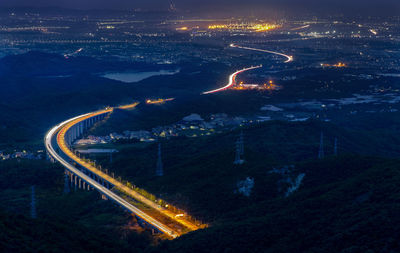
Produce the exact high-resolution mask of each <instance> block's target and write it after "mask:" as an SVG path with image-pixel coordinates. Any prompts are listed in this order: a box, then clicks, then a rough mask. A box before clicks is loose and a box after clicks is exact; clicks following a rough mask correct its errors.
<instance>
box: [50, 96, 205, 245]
mask: <svg viewBox="0 0 400 253" xmlns="http://www.w3.org/2000/svg"><path fill="white" fill-rule="evenodd" d="M138 104H139V103H138V102H135V103H132V104H129V105H124V106H120V107H117V108H118V109H132V108H134V107H136V106H137V105H138ZM113 110H114V108H113V107H107V108H106V109H104V110H100V111H97V112H93V113H88V114H84V115H81V116H78V117H74V118H72V119H69V120H67V121H64V122H63V123H61V124H59V125H57V126H56V127H54V128H53V129H51V130H50V131H49V133H48V134H47V135H46V138H45V143H46V148H47V150H48V152H49V153H50V154H51V156H52V157H53V158H54V159H56V160H57V161H59V162H60V163H61V164H62V165H64V167H66V168H67V169H68V170H69V171H71V172H72V173H74V174H75V175H77V176H78V177H80V178H82V179H83V180H84V181H85V182H87V183H88V184H90V185H92V186H93V187H94V188H96V189H97V190H99V191H100V192H101V193H102V194H104V195H105V196H107V197H108V198H110V199H112V200H114V201H115V202H117V203H118V204H120V205H121V206H122V207H124V208H126V209H127V210H129V211H131V212H132V213H134V214H135V215H137V216H139V217H140V218H142V219H143V220H145V221H146V222H148V223H149V224H152V225H153V226H155V227H156V228H157V229H159V230H160V231H162V232H163V233H165V234H167V235H168V236H170V237H172V238H176V237H178V236H180V235H181V234H182V233H181V232H180V231H179V230H177V229H171V228H169V227H168V226H167V225H165V224H163V223H162V222H160V221H158V220H157V219H155V218H153V217H152V216H150V215H149V214H146V213H145V212H143V211H141V210H140V209H138V208H137V207H135V206H133V205H132V204H130V203H129V202H127V201H126V200H124V199H123V198H121V197H120V196H118V195H117V194H115V193H113V192H112V191H110V190H109V189H107V188H106V187H105V186H103V185H101V184H100V183H99V182H97V181H96V180H94V179H92V178H91V177H89V176H87V175H86V174H85V173H83V172H82V171H80V170H79V169H77V168H76V167H75V166H74V165H72V164H71V162H67V161H66V160H65V159H64V158H62V157H61V156H60V155H59V154H58V153H57V152H55V149H54V147H53V146H52V139H53V138H54V137H55V138H56V139H55V140H56V143H57V146H58V147H59V149H60V150H61V151H62V152H63V153H64V154H65V155H66V156H67V157H68V158H69V159H70V160H71V161H73V162H75V163H76V164H79V165H80V166H82V167H83V168H85V169H86V170H88V171H90V172H92V173H93V174H95V175H96V176H97V177H98V178H102V179H103V180H104V181H106V182H109V183H110V184H111V185H113V186H114V187H115V188H117V189H119V190H120V191H122V192H124V193H126V194H127V195H128V196H130V197H132V198H133V199H135V200H136V201H139V202H141V203H143V204H145V205H146V206H148V207H150V208H152V209H154V210H157V211H158V212H159V213H160V214H161V215H162V216H165V217H168V218H169V219H171V220H172V221H174V222H176V223H179V224H181V225H183V226H184V227H185V228H187V229H188V230H189V231H194V230H197V229H200V228H201V226H198V225H196V224H194V223H192V222H190V221H189V220H186V219H184V218H182V217H181V216H176V213H173V212H171V211H170V210H168V209H166V208H164V207H162V206H160V205H158V204H156V203H155V202H154V201H152V200H150V199H148V198H146V197H145V196H143V195H141V194H140V193H138V192H137V191H135V190H133V189H131V188H130V187H128V186H126V185H124V184H123V183H121V182H119V181H118V180H116V179H114V178H113V177H111V176H109V175H108V174H106V173H104V172H102V171H101V170H99V169H97V168H96V167H95V166H93V165H92V164H90V163H89V162H87V161H85V160H83V159H81V158H80V157H78V156H77V155H76V154H74V152H73V151H72V150H71V149H70V148H69V147H68V145H67V143H66V134H67V132H68V131H69V130H70V129H71V128H72V127H74V126H75V125H76V124H79V123H80V122H82V121H84V120H86V119H89V118H92V117H95V116H98V115H104V114H107V113H110V112H112V111H113Z"/></svg>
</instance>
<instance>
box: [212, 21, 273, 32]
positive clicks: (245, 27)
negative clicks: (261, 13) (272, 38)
mask: <svg viewBox="0 0 400 253" xmlns="http://www.w3.org/2000/svg"><path fill="white" fill-rule="evenodd" d="M279 27H280V26H279V25H276V24H257V23H249V24H248V23H241V24H216V25H209V26H208V29H209V30H233V31H254V32H266V31H270V30H273V29H276V28H279Z"/></svg>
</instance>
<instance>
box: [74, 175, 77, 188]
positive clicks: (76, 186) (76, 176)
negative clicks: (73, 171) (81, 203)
mask: <svg viewBox="0 0 400 253" xmlns="http://www.w3.org/2000/svg"><path fill="white" fill-rule="evenodd" d="M74 178H75V191H76V190H77V189H76V187H77V176H76V175H74Z"/></svg>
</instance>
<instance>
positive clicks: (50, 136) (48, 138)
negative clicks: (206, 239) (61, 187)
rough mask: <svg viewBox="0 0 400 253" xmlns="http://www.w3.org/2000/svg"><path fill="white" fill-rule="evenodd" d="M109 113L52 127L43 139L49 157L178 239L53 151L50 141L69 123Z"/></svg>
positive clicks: (172, 232) (157, 222) (168, 229)
mask: <svg viewBox="0 0 400 253" xmlns="http://www.w3.org/2000/svg"><path fill="white" fill-rule="evenodd" d="M111 111H112V109H108V110H104V111H101V112H99V113H94V114H93V113H89V114H84V115H81V116H78V117H75V118H72V119H69V120H66V121H64V122H62V123H60V124H59V125H57V126H55V127H53V128H52V129H51V130H50V131H49V132H48V133H47V134H46V137H45V144H46V149H47V151H48V152H49V153H50V154H51V156H52V157H53V158H54V159H56V160H57V161H59V162H60V163H61V164H62V165H63V166H64V167H65V168H67V169H68V170H69V171H71V172H72V173H74V174H75V175H77V176H78V177H79V178H81V179H82V180H83V181H85V182H86V183H88V184H90V185H91V186H92V187H94V188H95V189H97V190H98V191H99V192H101V193H102V194H104V195H105V196H107V197H108V198H110V199H112V200H113V201H115V202H116V203H118V204H119V205H120V206H122V207H124V208H125V209H127V210H129V211H130V212H132V213H134V214H135V215H137V216H139V217H140V218H142V219H143V220H145V221H146V222H148V223H149V224H151V225H153V226H154V227H156V228H157V229H159V230H160V231H162V232H163V233H166V234H167V235H169V236H171V237H172V238H176V237H178V235H177V234H176V233H175V232H174V231H173V230H172V229H170V228H169V227H167V226H165V225H164V224H163V223H161V222H159V221H158V220H156V219H154V218H153V217H151V216H149V215H148V214H146V213H144V212H143V211H141V210H140V209H138V208H137V207H135V206H133V205H132V204H130V203H129V202H127V201H126V200H124V199H123V198H121V197H120V196H118V195H117V194H115V193H114V192H112V191H110V190H109V189H107V188H106V187H105V186H103V185H102V184H100V183H99V182H97V181H96V180H94V179H92V178H91V177H89V176H88V175H86V174H85V173H83V172H82V171H80V170H79V169H78V168H76V167H75V166H73V165H72V164H71V163H69V162H67V161H66V160H65V159H64V158H62V157H61V155H59V154H58V153H57V152H56V150H55V149H54V147H53V145H52V139H53V138H54V136H55V135H57V139H58V137H59V135H58V134H57V132H59V131H60V130H62V129H63V128H64V127H65V126H66V125H69V124H71V122H74V121H76V120H79V119H82V118H85V119H86V118H88V117H92V116H95V115H99V114H102V113H107V112H111ZM57 142H58V141H57Z"/></svg>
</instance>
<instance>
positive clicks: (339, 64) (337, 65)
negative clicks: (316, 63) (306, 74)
mask: <svg viewBox="0 0 400 253" xmlns="http://www.w3.org/2000/svg"><path fill="white" fill-rule="evenodd" d="M321 67H324V68H347V64H346V63H343V62H338V63H336V64H328V63H321Z"/></svg>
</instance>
